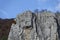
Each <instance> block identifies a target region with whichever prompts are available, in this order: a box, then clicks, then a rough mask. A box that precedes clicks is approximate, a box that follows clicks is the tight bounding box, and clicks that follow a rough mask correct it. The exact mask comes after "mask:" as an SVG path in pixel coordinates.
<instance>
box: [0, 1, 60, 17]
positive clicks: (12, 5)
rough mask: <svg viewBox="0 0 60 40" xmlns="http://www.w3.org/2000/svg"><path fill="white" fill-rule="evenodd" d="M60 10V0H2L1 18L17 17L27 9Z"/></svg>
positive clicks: (0, 7) (0, 5)
mask: <svg viewBox="0 0 60 40" xmlns="http://www.w3.org/2000/svg"><path fill="white" fill-rule="evenodd" d="M35 9H39V10H42V9H47V10H51V11H54V12H55V11H57V10H58V11H60V0H0V18H15V17H16V15H17V14H19V13H22V12H23V11H25V10H31V11H33V10H35Z"/></svg>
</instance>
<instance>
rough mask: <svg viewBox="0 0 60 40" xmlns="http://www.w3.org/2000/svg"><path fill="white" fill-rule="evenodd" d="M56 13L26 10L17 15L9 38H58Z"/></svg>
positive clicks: (38, 39)
mask: <svg viewBox="0 0 60 40" xmlns="http://www.w3.org/2000/svg"><path fill="white" fill-rule="evenodd" d="M54 18H55V14H53V13H51V12H46V11H45V12H42V13H37V14H36V13H32V12H31V11H26V12H24V13H22V14H19V15H17V17H16V19H15V21H16V24H12V26H11V30H10V33H9V37H8V40H58V39H57V37H58V35H57V34H58V33H57V23H56V20H55V19H54Z"/></svg>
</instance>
